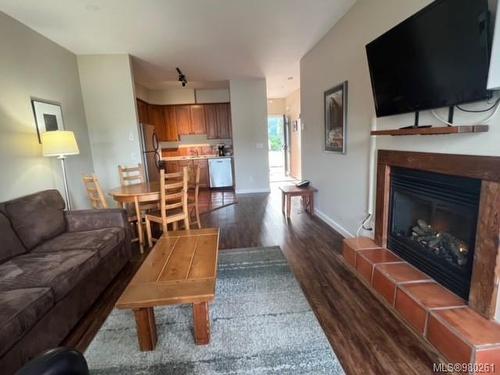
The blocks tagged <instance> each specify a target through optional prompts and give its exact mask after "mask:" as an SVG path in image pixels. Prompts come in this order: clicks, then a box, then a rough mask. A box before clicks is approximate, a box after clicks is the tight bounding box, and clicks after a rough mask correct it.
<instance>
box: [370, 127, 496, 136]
mask: <svg viewBox="0 0 500 375" xmlns="http://www.w3.org/2000/svg"><path fill="white" fill-rule="evenodd" d="M489 129H490V127H489V125H463V126H439V127H435V128H410V129H390V130H374V131H372V132H371V133H370V135H392V136H402V135H440V134H441V135H443V134H459V133H485V132H487V131H488V130H489Z"/></svg>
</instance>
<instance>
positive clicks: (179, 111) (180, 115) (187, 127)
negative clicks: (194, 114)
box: [174, 105, 191, 136]
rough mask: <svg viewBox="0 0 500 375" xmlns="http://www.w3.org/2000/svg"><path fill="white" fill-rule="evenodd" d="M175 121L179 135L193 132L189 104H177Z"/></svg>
mask: <svg viewBox="0 0 500 375" xmlns="http://www.w3.org/2000/svg"><path fill="white" fill-rule="evenodd" d="M174 108H175V121H176V122H177V133H178V134H179V136H181V135H188V134H191V109H190V108H189V106H188V105H178V106H175V107H174Z"/></svg>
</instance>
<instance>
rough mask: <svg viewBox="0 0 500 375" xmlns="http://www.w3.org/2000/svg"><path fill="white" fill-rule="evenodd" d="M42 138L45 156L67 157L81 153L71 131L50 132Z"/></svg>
mask: <svg viewBox="0 0 500 375" xmlns="http://www.w3.org/2000/svg"><path fill="white" fill-rule="evenodd" d="M41 137H42V153H43V156H66V155H78V154H79V153H80V150H79V149H78V144H77V143H76V139H75V134H74V133H73V132H71V131H64V130H56V131H49V132H45V133H43V134H42V136H41Z"/></svg>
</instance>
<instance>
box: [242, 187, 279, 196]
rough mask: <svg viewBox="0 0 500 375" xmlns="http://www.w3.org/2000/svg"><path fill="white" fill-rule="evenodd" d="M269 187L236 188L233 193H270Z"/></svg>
mask: <svg viewBox="0 0 500 375" xmlns="http://www.w3.org/2000/svg"><path fill="white" fill-rule="evenodd" d="M270 192H271V189H269V188H266V189H236V191H235V193H236V194H239V195H243V194H259V193H270Z"/></svg>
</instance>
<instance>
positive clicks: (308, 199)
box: [280, 185, 318, 218]
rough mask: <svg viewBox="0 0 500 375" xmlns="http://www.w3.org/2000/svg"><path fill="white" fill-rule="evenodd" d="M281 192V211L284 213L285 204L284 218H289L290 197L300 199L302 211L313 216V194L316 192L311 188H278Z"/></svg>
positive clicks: (292, 186) (291, 186)
mask: <svg viewBox="0 0 500 375" xmlns="http://www.w3.org/2000/svg"><path fill="white" fill-rule="evenodd" d="M280 190H281V210H282V211H283V212H284V213H285V203H286V217H287V218H289V217H290V211H291V208H292V197H302V204H303V206H304V209H305V210H306V211H307V212H309V213H310V214H311V215H314V193H316V192H317V191H318V190H317V189H316V188H313V187H312V186H307V187H303V188H299V187H297V186H295V185H286V186H280Z"/></svg>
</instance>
